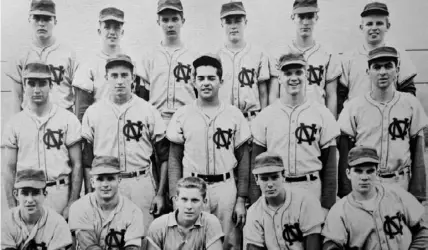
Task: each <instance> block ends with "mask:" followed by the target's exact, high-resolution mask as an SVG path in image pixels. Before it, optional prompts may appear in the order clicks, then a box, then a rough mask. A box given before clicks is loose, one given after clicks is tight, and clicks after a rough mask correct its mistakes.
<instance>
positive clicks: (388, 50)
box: [368, 46, 398, 62]
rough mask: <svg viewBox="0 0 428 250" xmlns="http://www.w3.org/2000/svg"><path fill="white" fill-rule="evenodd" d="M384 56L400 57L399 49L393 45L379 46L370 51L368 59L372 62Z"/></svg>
mask: <svg viewBox="0 0 428 250" xmlns="http://www.w3.org/2000/svg"><path fill="white" fill-rule="evenodd" d="M383 57H389V58H398V51H397V50H396V49H395V48H393V47H388V46H383V47H378V48H376V49H373V50H371V51H370V52H369V56H368V61H369V62H370V61H373V60H375V59H378V58H383Z"/></svg>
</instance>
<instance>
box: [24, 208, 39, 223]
mask: <svg viewBox="0 0 428 250" xmlns="http://www.w3.org/2000/svg"><path fill="white" fill-rule="evenodd" d="M44 212H45V210H44V209H43V207H41V208H40V209H39V210H38V211H37V212H35V213H33V214H27V213H24V212H23V211H22V210H21V212H20V213H21V218H22V220H23V221H24V222H25V224H27V225H35V224H36V223H37V221H38V220H39V219H40V218H41V217H42V215H43V213H44Z"/></svg>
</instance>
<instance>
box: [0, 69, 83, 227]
mask: <svg viewBox="0 0 428 250" xmlns="http://www.w3.org/2000/svg"><path fill="white" fill-rule="evenodd" d="M50 69H51V67H50V66H49V65H47V64H45V63H43V62H29V63H27V64H26V65H25V67H24V68H23V72H22V77H23V88H24V93H25V98H26V99H27V100H28V105H26V106H25V108H24V110H23V111H21V112H19V113H18V114H15V115H14V116H12V118H11V119H10V121H9V122H8V123H7V125H6V128H5V129H4V131H3V132H4V134H3V138H2V148H3V150H4V153H5V159H6V161H5V162H6V166H5V168H4V176H5V178H4V185H5V192H6V196H7V199H8V204H9V207H14V206H15V205H16V203H15V200H14V199H13V196H12V190H13V183H14V181H15V173H16V172H17V171H20V170H24V169H28V168H37V169H42V170H44V171H45V174H46V177H47V178H46V179H47V183H46V190H47V193H48V194H47V197H46V205H48V206H51V207H52V208H53V209H54V210H55V211H56V212H57V213H59V214H62V215H63V216H64V217H65V218H66V219H67V218H68V209H69V206H70V205H71V204H72V203H73V202H74V201H75V200H76V199H78V198H79V194H80V190H81V186H82V163H81V159H82V151H81V150H82V149H81V136H80V133H81V132H80V129H81V126H80V123H79V121H78V120H77V118H76V116H75V115H74V114H73V113H71V112H69V111H67V110H65V109H63V108H61V107H59V106H58V105H56V104H54V103H52V101H51V100H50V96H51V91H52V89H53V88H54V85H55V83H54V82H53V80H52V79H51V74H52V73H51V70H50Z"/></svg>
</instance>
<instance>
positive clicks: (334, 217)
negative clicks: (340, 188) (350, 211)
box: [321, 203, 348, 246]
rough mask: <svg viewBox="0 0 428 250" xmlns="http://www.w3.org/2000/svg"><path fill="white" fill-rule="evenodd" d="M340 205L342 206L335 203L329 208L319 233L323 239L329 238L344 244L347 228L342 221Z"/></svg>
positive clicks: (341, 244) (345, 242)
mask: <svg viewBox="0 0 428 250" xmlns="http://www.w3.org/2000/svg"><path fill="white" fill-rule="evenodd" d="M341 206H343V204H342V203H336V204H334V205H333V207H332V208H331V209H330V211H329V213H328V214H327V219H326V220H325V224H324V227H323V229H322V231H321V234H322V236H324V237H325V241H328V240H331V241H333V242H334V243H336V244H339V245H340V246H344V245H346V244H347V239H348V233H347V232H348V230H347V229H346V226H345V224H344V221H343V220H344V218H343V217H342V212H343V211H341Z"/></svg>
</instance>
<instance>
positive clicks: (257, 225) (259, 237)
mask: <svg viewBox="0 0 428 250" xmlns="http://www.w3.org/2000/svg"><path fill="white" fill-rule="evenodd" d="M255 204H256V203H255ZM254 208H255V207H254V205H253V207H250V209H249V210H248V213H247V220H246V222H245V226H244V230H243V234H244V249H246V248H247V245H248V244H253V245H256V246H259V247H265V245H266V244H265V233H264V228H263V225H262V224H261V222H260V220H259V216H260V211H257V210H255V209H254Z"/></svg>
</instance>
